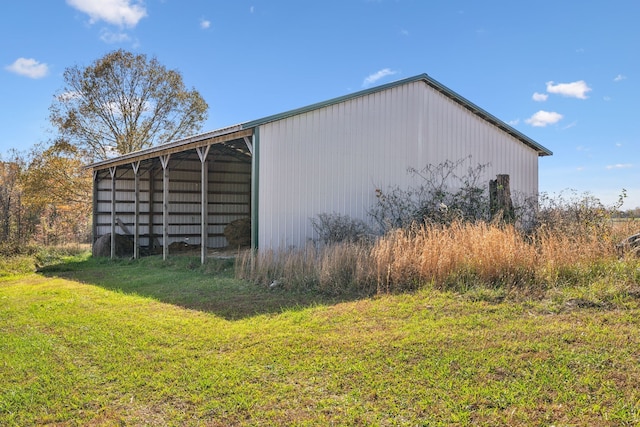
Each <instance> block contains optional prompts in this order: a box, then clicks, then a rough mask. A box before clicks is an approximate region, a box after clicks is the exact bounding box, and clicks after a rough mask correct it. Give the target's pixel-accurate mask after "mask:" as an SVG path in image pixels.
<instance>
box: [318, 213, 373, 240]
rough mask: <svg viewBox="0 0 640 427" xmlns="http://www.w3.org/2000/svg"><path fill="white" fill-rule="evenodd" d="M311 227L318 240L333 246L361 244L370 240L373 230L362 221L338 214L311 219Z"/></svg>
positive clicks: (326, 214) (324, 214)
mask: <svg viewBox="0 0 640 427" xmlns="http://www.w3.org/2000/svg"><path fill="white" fill-rule="evenodd" d="M311 225H312V226H313V229H314V231H315V232H316V234H317V235H318V240H319V241H320V242H321V243H323V244H325V245H331V244H335V243H342V242H349V243H354V242H361V241H366V240H369V239H370V238H371V236H372V230H371V227H369V225H367V224H366V223H365V222H364V221H362V220H360V219H355V218H351V217H350V216H348V215H341V214H338V213H331V214H328V213H321V214H318V215H317V217H316V218H312V219H311Z"/></svg>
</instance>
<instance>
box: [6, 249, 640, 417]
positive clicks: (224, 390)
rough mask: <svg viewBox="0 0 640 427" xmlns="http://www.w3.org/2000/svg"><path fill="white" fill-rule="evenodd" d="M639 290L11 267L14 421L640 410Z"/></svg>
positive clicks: (176, 266) (159, 266)
mask: <svg viewBox="0 0 640 427" xmlns="http://www.w3.org/2000/svg"><path fill="white" fill-rule="evenodd" d="M639 289H640V288H639V286H638V284H637V283H623V284H620V283H603V282H598V283H593V284H589V285H585V286H584V287H580V288H576V287H572V288H567V289H552V290H550V291H548V292H546V294H545V295H544V296H543V297H541V298H539V299H538V298H537V299H535V300H527V299H526V298H516V299H512V298H502V295H498V294H500V291H499V290H491V289H479V290H471V291H469V292H466V293H464V294H456V293H445V292H439V291H435V290H430V289H425V290H422V291H419V292H416V293H411V294H401V295H388V296H380V297H374V298H371V297H358V296H351V297H349V298H343V299H341V300H336V299H328V298H326V297H323V296H322V295H315V294H310V293H289V292H287V291H284V290H269V289H268V288H267V287H265V286H257V285H252V284H248V283H244V282H241V281H238V280H236V279H234V278H233V268H232V266H230V265H229V264H225V263H224V262H215V263H212V264H208V265H207V266H206V267H201V266H200V265H199V263H198V260H197V259H191V258H180V259H178V258H176V259H171V260H169V261H168V262H164V263H163V262H162V261H161V260H159V259H158V258H153V257H152V258H148V259H144V260H141V261H139V262H132V261H113V262H112V261H109V260H95V259H90V258H87V257H86V256H85V257H76V258H75V259H73V260H69V261H67V262H65V263H63V264H60V265H57V266H53V267H49V268H46V269H44V271H42V272H40V273H37V274H33V273H32V274H24V275H6V276H4V277H2V278H0V425H3V426H4V425H8V426H25V425H55V426H67V425H69V426H75V425H92V426H101V425H104V426H109V425H158V426H165V425H206V426H229V425H252V426H253V425H321V426H324V425H382V426H404V425H407V426H415V425H443V426H444V425H556V426H560V425H599V426H607V425H611V426H619V425H639V424H640V387H638V384H640V308H639V304H638V302H639V301H640V291H639ZM496 295H498V297H496Z"/></svg>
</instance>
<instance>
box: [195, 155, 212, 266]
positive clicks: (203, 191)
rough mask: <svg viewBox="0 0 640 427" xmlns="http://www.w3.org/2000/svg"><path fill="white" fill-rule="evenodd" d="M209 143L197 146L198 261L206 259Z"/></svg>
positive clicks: (202, 261) (201, 261)
mask: <svg viewBox="0 0 640 427" xmlns="http://www.w3.org/2000/svg"><path fill="white" fill-rule="evenodd" d="M210 148H211V146H210V145H207V146H206V147H198V148H196V151H197V152H198V157H199V158H200V263H201V264H204V263H205V262H206V261H207V240H209V233H208V228H209V162H208V161H207V156H208V155H209V149H210Z"/></svg>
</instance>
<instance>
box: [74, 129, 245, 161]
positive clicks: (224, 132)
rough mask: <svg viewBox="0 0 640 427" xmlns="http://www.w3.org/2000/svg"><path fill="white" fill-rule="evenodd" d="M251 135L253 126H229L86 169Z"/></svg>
mask: <svg viewBox="0 0 640 427" xmlns="http://www.w3.org/2000/svg"><path fill="white" fill-rule="evenodd" d="M252 135H253V128H249V129H245V128H243V127H242V125H236V126H231V127H227V128H223V129H218V130H214V131H211V132H206V133H202V134H199V135H195V136H192V137H189V138H184V139H179V140H177V141H173V142H170V143H168V144H163V145H158V146H155V147H151V148H147V149H144V150H140V151H134V152H132V153H128V154H124V155H122V156H118V157H114V158H113V159H107V160H103V161H100V162H96V163H93V164H90V165H87V166H86V168H87V169H93V170H101V169H107V168H110V167H115V166H121V165H125V164H126V165H128V164H131V163H135V162H139V161H144V160H148V159H154V158H158V157H161V156H166V155H171V154H174V153H182V152H184V151H187V150H194V149H196V148H200V147H206V146H208V145H213V144H223V143H225V142H229V141H234V140H237V139H244V138H250V137H251V136H252Z"/></svg>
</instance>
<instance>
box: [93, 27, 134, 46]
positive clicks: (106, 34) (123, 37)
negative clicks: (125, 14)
mask: <svg viewBox="0 0 640 427" xmlns="http://www.w3.org/2000/svg"><path fill="white" fill-rule="evenodd" d="M100 40H102V41H103V42H105V43H122V42H127V41H129V40H130V38H129V35H128V34H126V33H112V32H111V31H109V30H107V29H104V28H103V29H102V31H100Z"/></svg>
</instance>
